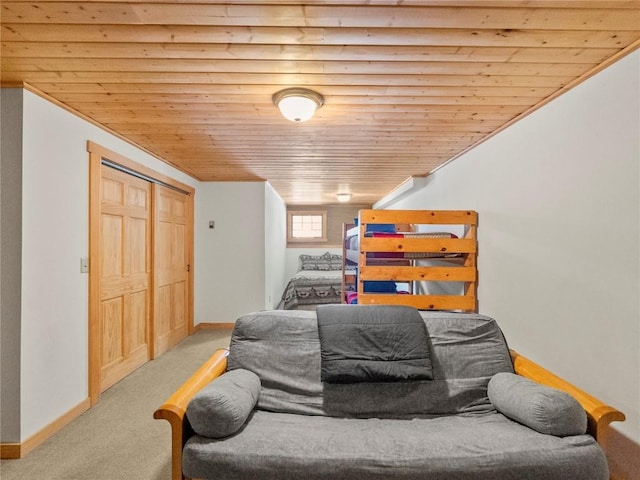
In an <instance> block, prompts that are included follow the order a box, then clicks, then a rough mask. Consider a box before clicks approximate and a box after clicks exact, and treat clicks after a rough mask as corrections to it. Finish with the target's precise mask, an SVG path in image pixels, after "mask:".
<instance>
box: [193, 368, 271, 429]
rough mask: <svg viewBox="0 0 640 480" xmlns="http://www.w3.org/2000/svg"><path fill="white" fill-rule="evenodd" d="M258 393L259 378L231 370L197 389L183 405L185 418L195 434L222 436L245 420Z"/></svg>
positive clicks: (240, 370) (253, 374)
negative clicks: (185, 405) (187, 402)
mask: <svg viewBox="0 0 640 480" xmlns="http://www.w3.org/2000/svg"><path fill="white" fill-rule="evenodd" d="M259 396H260V378H259V377H258V376H257V375H256V374H255V373H253V372H250V371H249V370H244V369H241V368H239V369H236V370H231V371H228V372H226V373H224V374H223V375H221V376H219V377H218V378H216V379H215V380H213V381H212V382H211V383H209V384H208V385H207V386H206V387H204V388H203V389H202V390H200V391H199V392H198V393H197V394H196V395H195V396H194V397H193V398H192V399H191V401H190V402H189V404H188V405H187V412H186V414H187V419H188V420H189V423H190V424H191V426H192V427H193V431H194V432H196V433H197V434H198V435H201V436H203V437H208V438H222V437H227V436H229V435H232V434H234V433H236V432H237V431H238V430H239V429H240V428H241V427H242V426H243V425H244V423H245V422H246V421H247V418H248V417H249V415H250V414H251V412H252V411H253V407H255V405H256V403H257V402H258V397H259Z"/></svg>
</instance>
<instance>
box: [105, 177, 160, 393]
mask: <svg viewBox="0 0 640 480" xmlns="http://www.w3.org/2000/svg"><path fill="white" fill-rule="evenodd" d="M101 176H102V177H101V187H102V188H101V205H100V247H101V251H100V302H101V308H100V310H99V312H100V317H101V318H100V320H99V323H100V326H101V337H102V338H101V342H100V349H101V355H100V358H101V362H102V363H101V365H100V391H104V390H106V389H107V388H109V387H110V386H111V385H113V384H114V383H116V382H117V381H119V380H120V379H122V378H123V377H125V376H126V375H128V374H129V373H131V372H132V371H133V370H135V369H136V368H138V367H139V366H140V365H142V364H143V363H145V362H146V361H147V360H148V359H149V358H150V338H149V322H150V292H149V288H150V277H151V271H150V267H151V262H150V248H151V201H150V200H151V184H150V183H149V182H147V181H145V180H141V179H139V178H136V177H133V176H131V175H128V174H126V173H123V172H120V171H117V170H114V169H111V168H108V167H105V168H103V169H102V173H101Z"/></svg>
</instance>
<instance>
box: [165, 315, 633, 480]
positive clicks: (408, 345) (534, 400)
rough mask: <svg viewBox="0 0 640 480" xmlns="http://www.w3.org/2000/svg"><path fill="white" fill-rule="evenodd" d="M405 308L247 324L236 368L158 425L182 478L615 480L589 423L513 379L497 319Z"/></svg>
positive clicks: (187, 389)
mask: <svg viewBox="0 0 640 480" xmlns="http://www.w3.org/2000/svg"><path fill="white" fill-rule="evenodd" d="M323 308H326V309H328V310H323ZM406 308H408V307H379V306H377V307H373V306H359V307H354V306H341V305H336V306H326V307H319V310H318V313H317V314H316V312H308V311H265V312H257V313H252V314H248V315H245V316H243V317H241V318H239V319H238V320H237V322H236V324H235V328H234V330H233V334H232V339H231V345H230V349H229V351H228V358H226V357H227V352H226V351H219V352H217V353H216V355H214V357H215V358H214V357H212V360H211V361H210V362H208V364H207V365H205V366H203V367H202V368H201V369H200V370H199V371H198V372H197V373H196V374H195V375H194V378H196V377H197V378H196V380H195V381H192V383H191V384H190V386H189V385H187V384H185V386H183V387H182V388H181V390H180V391H178V392H176V394H175V395H174V397H176V398H174V397H172V399H170V400H169V401H168V402H167V404H165V405H164V406H163V407H161V408H160V409H159V410H158V411H157V412H156V418H165V419H167V420H169V421H170V422H171V423H172V425H173V426H174V431H173V451H172V455H173V478H174V479H178V478H183V476H184V477H188V478H197V479H220V480H235V479H259V480H303V479H304V480H307V479H308V480H343V479H344V480H346V479H350V480H352V479H367V480H374V479H381V480H382V479H384V480H393V479H407V480H409V479H424V480H471V479H473V480H485V479H486V480H503V479H513V480H607V479H608V467H607V461H606V458H605V456H604V454H603V451H602V449H601V448H600V446H599V445H598V443H597V442H596V440H595V439H594V438H593V436H591V435H589V434H586V431H587V427H588V425H589V426H590V427H591V429H592V431H593V428H594V426H595V425H596V424H594V418H593V416H592V415H589V416H587V414H586V413H585V410H584V409H583V407H582V406H581V405H580V403H578V401H577V400H576V399H575V398H574V397H573V396H571V395H569V394H567V393H565V392H563V391H560V390H556V389H551V388H549V387H547V386H543V385H541V384H539V383H535V382H533V381H531V380H529V379H527V378H525V377H523V376H521V375H516V374H515V373H514V364H513V358H514V353H513V352H511V353H510V351H509V349H508V347H507V344H506V342H505V339H504V337H503V335H502V332H501V331H500V329H499V327H498V325H497V324H496V322H495V321H494V320H493V319H492V318H489V317H486V316H482V315H478V314H457V313H444V312H418V311H417V310H415V311H403V309H406ZM345 309H357V310H348V311H347V310H345ZM411 310H413V309H411ZM416 316H417V317H416ZM407 318H408V319H409V320H407ZM416 318H417V319H418V320H416ZM321 320H324V323H322V321H321ZM336 320H337V321H336ZM366 322H368V324H366V325H365V323H366ZM407 325H410V327H407ZM425 334H426V337H424V338H423V335H425ZM354 339H355V340H354ZM350 349H351V351H349V350H350ZM532 365H535V364H532ZM210 378H215V379H214V380H213V381H209V380H210ZM555 378H557V377H555ZM194 382H195V383H194ZM177 397H180V398H177ZM180 402H182V403H180ZM180 405H181V406H180ZM603 408H604V407H603ZM605 409H606V410H607V412H608V413H607V414H606V415H607V416H608V419H607V422H605V423H608V421H611V420H622V419H624V416H623V415H622V414H621V413H620V412H618V411H617V410H614V409H612V408H611V407H606V408H605ZM601 410H602V408H601ZM603 411H604V410H603ZM595 421H596V422H599V420H598V419H596V420H595ZM600 423H602V422H600ZM599 428H602V426H601V425H600V427H599Z"/></svg>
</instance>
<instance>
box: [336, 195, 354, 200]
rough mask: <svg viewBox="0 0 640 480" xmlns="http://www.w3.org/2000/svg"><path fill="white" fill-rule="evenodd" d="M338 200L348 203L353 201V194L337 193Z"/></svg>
mask: <svg viewBox="0 0 640 480" xmlns="http://www.w3.org/2000/svg"><path fill="white" fill-rule="evenodd" d="M336 198H337V199H338V201H339V202H348V201H349V200H351V194H350V193H336Z"/></svg>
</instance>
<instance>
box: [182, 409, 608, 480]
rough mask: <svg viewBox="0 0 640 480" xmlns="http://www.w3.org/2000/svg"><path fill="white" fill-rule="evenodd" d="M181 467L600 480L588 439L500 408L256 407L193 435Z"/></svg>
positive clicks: (420, 479)
mask: <svg viewBox="0 0 640 480" xmlns="http://www.w3.org/2000/svg"><path fill="white" fill-rule="evenodd" d="M183 470H184V473H185V474H186V475H187V476H189V477H192V478H204V479H207V478H210V479H224V480H245V479H248V478H255V479H260V480H300V479H305V480H359V479H366V480H551V479H552V480H578V479H579V480H607V479H608V471H607V463H606V459H605V457H604V454H603V453H602V450H601V449H600V448H599V447H598V445H597V444H596V442H595V441H594V439H593V438H592V437H590V436H588V435H580V436H575V437H565V438H560V437H554V436H551V435H543V434H540V433H537V432H536V431H534V430H531V429H529V428H526V427H524V426H522V425H520V424H518V423H516V422H513V421H511V420H509V419H508V418H506V417H504V416H503V415H501V414H499V413H490V414H484V415H454V416H448V417H439V418H432V419H426V418H416V419H411V420H406V419H402V420H400V419H377V418H370V419H353V418H335V417H323V416H305V415H294V414H283V413H273V412H265V411H256V412H255V413H254V415H253V416H252V417H251V419H250V420H249V421H248V422H247V424H246V426H245V427H244V429H243V430H242V433H240V434H238V435H234V436H231V437H227V438H226V439H224V441H219V440H212V439H207V438H204V437H199V436H195V437H193V438H191V439H190V440H189V441H188V442H187V444H186V446H185V448H184V453H183Z"/></svg>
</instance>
